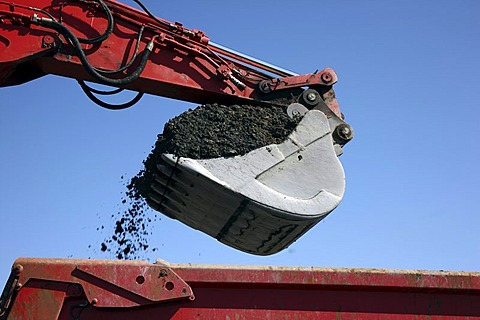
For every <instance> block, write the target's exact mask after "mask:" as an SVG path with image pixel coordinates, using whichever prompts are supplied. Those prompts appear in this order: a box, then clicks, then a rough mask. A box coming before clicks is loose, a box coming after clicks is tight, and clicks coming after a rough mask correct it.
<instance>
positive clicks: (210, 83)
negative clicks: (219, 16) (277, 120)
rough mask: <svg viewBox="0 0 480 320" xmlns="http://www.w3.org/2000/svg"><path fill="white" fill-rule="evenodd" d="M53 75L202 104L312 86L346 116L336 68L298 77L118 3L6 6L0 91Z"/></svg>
mask: <svg viewBox="0 0 480 320" xmlns="http://www.w3.org/2000/svg"><path fill="white" fill-rule="evenodd" d="M32 5H34V6H35V7H32ZM129 62H131V65H130V64H129ZM108 70H120V71H121V72H118V73H112V72H106V71H108ZM46 74H56V75H60V76H66V77H70V78H75V79H78V80H88V81H93V82H97V83H102V84H109V85H112V86H116V87H121V88H126V89H131V90H134V91H138V92H144V93H150V94H154V95H160V96H165V97H169V98H174V99H180V100H185V101H190V102H195V103H213V102H218V103H237V104H242V103H257V104H276V105H288V104H290V103H291V102H293V100H295V99H296V98H297V97H298V96H299V95H300V94H301V92H302V91H303V90H302V89H301V87H311V88H314V89H315V90H317V91H318V92H319V93H320V94H321V95H322V96H323V99H324V100H325V102H326V104H327V106H328V108H329V109H330V110H331V111H332V112H333V113H334V114H335V115H337V116H338V117H341V115H340V111H339V109H338V104H337V101H336V99H335V95H334V92H333V89H332V85H333V84H334V83H335V82H336V81H337V77H336V74H335V72H334V71H333V70H331V69H329V68H327V69H325V70H323V71H321V72H318V73H314V74H307V75H294V74H292V73H288V72H285V71H284V70H281V69H279V68H275V67H272V66H269V65H267V64H265V63H262V62H258V61H257V60H255V59H251V58H248V57H245V56H242V55H239V54H237V53H235V52H232V51H229V50H226V49H225V48H223V47H220V46H218V45H214V44H212V43H210V41H209V38H208V37H207V36H206V35H205V34H204V33H203V32H202V31H199V30H196V29H193V30H192V29H187V28H185V27H183V26H182V24H180V23H171V22H168V21H165V20H162V19H159V18H155V17H154V16H152V15H149V14H146V13H144V12H142V11H139V10H136V9H133V8H131V7H128V6H126V5H123V4H121V3H119V2H116V1H113V0H104V1H101V0H96V1H92V0H88V1H87V0H71V1H67V0H37V1H34V2H33V3H32V1H30V0H14V1H9V2H6V1H0V86H10V85H17V84H21V83H24V82H27V81H30V80H33V79H36V78H39V77H41V76H43V75H46Z"/></svg>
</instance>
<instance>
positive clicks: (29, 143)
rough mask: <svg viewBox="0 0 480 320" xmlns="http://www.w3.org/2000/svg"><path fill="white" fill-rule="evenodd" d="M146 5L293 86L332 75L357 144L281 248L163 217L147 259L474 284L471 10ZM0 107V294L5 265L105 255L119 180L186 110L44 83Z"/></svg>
mask: <svg viewBox="0 0 480 320" xmlns="http://www.w3.org/2000/svg"><path fill="white" fill-rule="evenodd" d="M126 3H128V4H131V5H132V3H131V2H130V3H129V2H126ZM145 4H146V5H147V6H149V7H150V9H151V11H153V12H154V13H156V14H157V15H158V16H159V17H162V18H165V19H167V20H171V21H180V22H182V23H184V24H185V25H186V26H187V27H190V28H197V29H201V30H203V31H205V32H206V33H207V35H209V36H210V38H211V39H212V41H214V42H216V43H220V44H222V45H224V46H227V47H230V48H232V49H235V50H237V51H240V52H244V53H247V54H249V55H251V56H254V57H256V58H259V59H262V60H266V61H268V62H270V63H272V64H275V65H278V66H281V67H283V68H286V69H289V70H293V71H295V72H297V73H311V72H313V71H315V70H316V69H323V68H325V67H332V68H333V69H334V70H335V71H336V72H337V74H338V76H339V81H338V83H337V84H336V85H335V91H336V93H337V98H338V100H339V103H340V106H341V108H342V111H343V113H344V114H345V115H346V118H347V121H348V122H349V123H350V124H351V125H352V126H353V128H354V129H355V132H356V136H355V139H354V140H353V141H352V142H351V143H350V144H349V145H348V146H347V147H346V148H345V154H344V155H343V156H342V157H341V161H342V163H343V165H344V167H345V170H346V176H347V191H346V194H345V197H344V200H343V202H342V204H341V205H340V207H339V208H338V209H337V210H335V211H334V212H333V213H332V214H331V215H329V216H328V217H327V218H326V219H325V220H324V221H322V222H321V223H319V224H318V225H317V226H316V227H315V228H313V229H312V230H311V231H309V232H308V233H307V234H306V235H305V236H303V237H302V238H301V239H300V240H298V241H297V242H296V243H295V244H293V245H292V246H291V247H290V248H289V249H287V250H285V251H283V252H281V253H279V254H276V255H273V256H270V257H257V256H252V255H248V254H245V253H242V252H239V251H235V250H234V249H231V248H229V247H226V246H224V245H222V244H221V243H219V242H217V241H216V240H214V239H213V238H210V237H208V236H206V235H204V234H202V233H200V232H198V231H195V230H191V229H189V228H188V227H186V226H184V225H182V224H180V223H178V222H176V221H172V220H170V219H168V218H166V217H165V218H162V219H161V221H159V222H157V223H156V225H155V226H154V233H153V235H152V237H151V244H152V245H153V246H156V247H158V248H159V250H158V251H157V252H155V253H151V254H149V255H148V256H146V257H145V258H147V259H150V260H154V259H155V258H156V257H159V258H162V259H164V260H167V261H169V262H172V263H205V264H218V263H221V264H248V265H259V264H261V265H289V266H296V265H298V266H320V267H368V268H391V269H429V270H465V271H480V267H479V266H480V254H479V251H480V232H479V231H480V214H479V209H480V186H479V181H480V168H479V166H478V165H479V164H480V149H479V148H478V146H477V145H478V137H480V126H479V124H478V123H479V120H478V119H479V117H480V80H479V74H480V62H479V59H478V57H479V56H480V44H479V41H478V38H479V34H480V33H479V32H480V20H479V19H478V16H479V14H480V2H478V1H458V2H455V3H454V2H451V1H422V2H420V1H401V2H400V1H397V2H394V1H380V0H377V1H373V0H371V1H328V2H327V1H313V0H312V1H273V0H264V1H250V0H247V1H242V2H238V1H236V2H233V1H229V2H227V1H205V2H199V1H198V2H197V1H187V0H185V1H174V2H172V1H159V2H157V1H147V0H145ZM0 95H1V101H2V103H1V107H0V150H1V151H0V152H1V153H0V155H1V166H0V181H2V183H1V184H0V214H1V217H2V219H1V224H0V243H1V244H2V250H1V255H0V282H2V281H4V280H6V278H7V276H8V273H9V268H10V266H11V264H12V263H13V261H14V259H15V258H17V257H76V258H88V257H90V258H112V256H109V255H108V254H105V253H102V252H101V251H100V250H99V246H100V243H101V242H102V241H103V240H104V238H105V237H107V236H109V235H110V234H111V230H113V227H114V225H113V220H112V219H111V214H113V213H115V212H118V211H119V210H120V209H121V203H120V202H121V201H120V199H121V197H122V193H123V192H124V191H125V188H124V186H123V184H122V180H121V179H120V177H121V176H125V177H131V176H133V175H135V174H136V173H137V172H138V170H139V169H140V168H141V165H142V161H143V160H144V158H145V157H146V155H147V154H148V153H149V151H150V148H151V146H152V144H153V143H154V141H155V139H156V135H157V134H158V133H160V132H161V131H162V130H163V125H164V123H165V122H166V121H167V120H168V119H170V118H172V117H174V116H175V115H178V114H180V113H181V112H183V111H184V110H186V109H188V108H191V107H194V106H195V105H192V104H188V103H185V102H182V101H176V100H169V99H165V98H160V97H154V96H147V97H145V98H144V99H143V100H142V101H141V102H140V103H139V104H137V105H136V106H134V107H133V108H130V109H128V110H124V111H117V112H114V111H108V110H104V109H101V108H99V107H97V106H96V105H94V104H93V103H91V102H90V101H89V100H88V99H87V98H86V97H85V96H84V95H83V93H81V91H80V89H79V88H78V86H77V84H76V82H75V81H73V80H71V79H65V78H60V77H54V76H48V77H44V78H42V79H39V80H36V81H33V82H31V83H28V84H25V85H22V86H18V87H10V88H2V89H0ZM101 225H105V227H106V228H107V230H106V231H104V232H103V233H102V232H100V231H97V230H96V228H97V227H99V226H101ZM89 245H91V246H92V247H91V248H89V247H88V246H89Z"/></svg>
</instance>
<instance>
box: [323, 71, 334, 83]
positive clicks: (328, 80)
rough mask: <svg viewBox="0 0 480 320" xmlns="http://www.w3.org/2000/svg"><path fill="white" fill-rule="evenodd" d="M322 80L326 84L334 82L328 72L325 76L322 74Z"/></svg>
mask: <svg viewBox="0 0 480 320" xmlns="http://www.w3.org/2000/svg"><path fill="white" fill-rule="evenodd" d="M321 78H322V81H323V82H325V83H330V82H331V81H332V75H331V74H330V73H328V72H325V73H324V74H322V76H321Z"/></svg>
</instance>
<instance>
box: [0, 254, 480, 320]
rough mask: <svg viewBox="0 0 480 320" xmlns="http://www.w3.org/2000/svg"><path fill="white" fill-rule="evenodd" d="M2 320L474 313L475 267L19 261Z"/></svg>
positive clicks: (477, 314) (478, 313)
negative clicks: (449, 269)
mask: <svg viewBox="0 0 480 320" xmlns="http://www.w3.org/2000/svg"><path fill="white" fill-rule="evenodd" d="M0 319H2V320H3V319H9V320H10V319H15V320H16V319H91V320H94V319H101V320H109V319H115V320H120V319H231V320H234V319H235V320H238V319H290V320H294V319H295V320H296V319H480V273H472V272H446V271H432V272H429V271H405V270H383V269H348V268H345V269H332V268H315V267H311V268H307V267H268V266H265V267H259V266H249V267H247V266H223V265H190V264H168V263H165V262H158V263H155V264H151V263H147V262H142V261H110V260H77V259H18V260H17V261H15V263H14V265H13V268H12V273H11V276H10V277H9V279H8V281H7V285H6V287H5V289H4V291H3V294H2V297H1V300H0Z"/></svg>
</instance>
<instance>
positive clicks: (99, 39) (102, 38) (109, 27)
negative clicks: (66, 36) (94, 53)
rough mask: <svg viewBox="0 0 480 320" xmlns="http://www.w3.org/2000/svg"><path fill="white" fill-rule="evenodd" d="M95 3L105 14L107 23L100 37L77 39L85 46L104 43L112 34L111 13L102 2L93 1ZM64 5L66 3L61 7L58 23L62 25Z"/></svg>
mask: <svg viewBox="0 0 480 320" xmlns="http://www.w3.org/2000/svg"><path fill="white" fill-rule="evenodd" d="M70 1H72V0H70ZM74 1H79V0H74ZM95 1H97V2H98V3H99V4H100V6H101V7H102V9H103V11H105V14H106V15H107V21H108V25H107V30H106V31H105V32H104V33H103V34H101V35H99V36H98V37H95V38H91V39H85V38H78V41H79V42H80V43H85V44H97V43H101V42H103V41H105V39H107V38H108V37H109V36H110V35H111V34H112V32H113V25H114V22H113V15H112V12H111V11H110V9H109V8H108V6H107V5H106V4H105V3H104V2H103V1H102V0H95ZM66 5H67V2H64V3H63V4H62V6H61V10H60V23H62V10H63V7H65V6H66Z"/></svg>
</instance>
